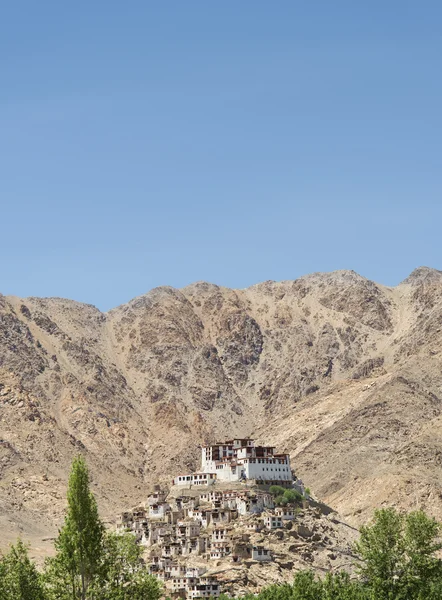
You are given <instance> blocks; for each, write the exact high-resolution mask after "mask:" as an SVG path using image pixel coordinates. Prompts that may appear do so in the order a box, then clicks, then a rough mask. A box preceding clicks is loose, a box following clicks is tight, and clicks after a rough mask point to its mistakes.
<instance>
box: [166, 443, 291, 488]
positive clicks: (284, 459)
mask: <svg viewBox="0 0 442 600" xmlns="http://www.w3.org/2000/svg"><path fill="white" fill-rule="evenodd" d="M247 480H254V481H256V482H257V483H258V482H262V483H266V484H268V483H272V484H278V485H285V486H287V485H290V484H291V483H292V480H293V476H292V471H291V468H290V456H289V455H288V454H276V453H275V448H274V447H273V446H255V442H254V440H251V439H237V440H229V441H226V442H219V443H216V444H213V445H212V446H202V447H201V471H198V472H196V473H190V474H186V475H178V476H177V477H175V479H174V480H173V484H174V485H182V486H191V485H211V484H213V483H215V482H216V481H218V482H224V481H225V482H235V481H247Z"/></svg>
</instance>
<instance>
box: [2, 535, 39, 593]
mask: <svg viewBox="0 0 442 600" xmlns="http://www.w3.org/2000/svg"><path fill="white" fill-rule="evenodd" d="M0 598H1V599H2V600H3V599H4V600H45V598H46V596H45V592H44V588H43V585H42V581H41V577H40V574H39V573H38V571H37V569H36V567H35V564H34V563H33V562H32V561H31V559H30V558H29V554H28V549H27V547H26V545H25V544H24V543H23V542H22V541H21V540H18V542H17V544H16V545H15V546H11V548H10V550H9V552H8V554H6V555H5V556H4V557H2V558H1V559H0Z"/></svg>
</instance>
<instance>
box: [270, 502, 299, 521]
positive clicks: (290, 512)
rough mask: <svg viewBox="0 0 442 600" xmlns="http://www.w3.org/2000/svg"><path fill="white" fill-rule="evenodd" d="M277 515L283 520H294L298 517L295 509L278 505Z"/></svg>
mask: <svg viewBox="0 0 442 600" xmlns="http://www.w3.org/2000/svg"><path fill="white" fill-rule="evenodd" d="M275 515H276V516H277V517H280V518H281V519H282V520H283V521H293V519H295V517H296V513H295V509H294V508H289V507H287V506H278V507H277V508H275Z"/></svg>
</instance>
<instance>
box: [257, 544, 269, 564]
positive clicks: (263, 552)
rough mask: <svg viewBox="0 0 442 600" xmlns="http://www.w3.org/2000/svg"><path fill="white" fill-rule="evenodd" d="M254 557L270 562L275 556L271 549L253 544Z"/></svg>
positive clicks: (260, 560)
mask: <svg viewBox="0 0 442 600" xmlns="http://www.w3.org/2000/svg"><path fill="white" fill-rule="evenodd" d="M252 559H253V560H258V561H259V562H270V561H272V560H273V556H272V553H271V551H270V550H268V549H267V548H264V547H263V546H253V548H252Z"/></svg>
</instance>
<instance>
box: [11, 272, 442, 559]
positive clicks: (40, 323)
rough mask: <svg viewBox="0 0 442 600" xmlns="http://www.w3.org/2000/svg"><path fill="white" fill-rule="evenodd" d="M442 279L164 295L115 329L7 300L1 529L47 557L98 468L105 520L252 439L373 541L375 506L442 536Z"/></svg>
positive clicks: (142, 300)
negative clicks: (207, 448) (370, 525)
mask: <svg viewBox="0 0 442 600" xmlns="http://www.w3.org/2000/svg"><path fill="white" fill-rule="evenodd" d="M441 341H442V272H439V271H436V270H433V269H428V268H424V267H423V268H420V269H417V270H416V271H414V272H413V273H412V274H411V275H410V277H408V278H407V279H406V280H405V281H404V282H403V283H402V284H401V285H399V286H397V287H396V288H386V287H384V286H381V285H377V284H375V283H373V282H371V281H368V280H366V279H364V278H363V277H361V276H359V275H357V274H356V273H354V272H351V271H338V272H335V273H327V274H313V275H309V276H306V277H302V278H300V279H298V280H296V281H286V282H279V283H276V282H265V283H262V284H259V285H256V286H253V287H251V288H249V289H246V290H230V289H226V288H222V287H219V286H216V285H212V284H208V283H197V284H194V285H191V286H188V287H187V288H184V289H182V290H176V289H173V288H169V287H163V288H157V289H155V290H152V291H151V292H149V293H148V294H146V295H144V296H141V297H139V298H136V299H134V300H132V301H131V302H129V303H128V304H126V305H123V306H121V307H118V308H116V309H114V310H112V311H110V312H109V313H106V314H103V313H101V312H100V311H99V310H97V309H96V308H94V307H93V306H89V305H84V304H79V303H76V302H72V301H69V300H62V299H58V298H50V299H39V298H27V299H24V300H22V299H19V298H15V297H4V296H0V419H1V421H0V506H1V510H0V530H1V531H2V539H1V541H0V544H2V545H4V544H5V543H7V542H8V541H9V540H10V539H13V538H15V537H16V536H17V534H19V533H22V535H24V536H25V537H29V538H31V540H32V543H33V547H34V551H35V553H37V554H38V553H39V552H41V553H44V552H45V551H46V550H47V547H48V544H47V543H46V542H44V541H43V538H46V537H50V536H51V535H53V534H54V532H55V531H56V528H57V525H58V523H59V520H60V518H61V515H62V508H63V505H64V493H65V489H66V479H67V473H68V469H69V463H70V461H71V459H72V456H73V455H74V454H75V453H76V452H79V451H81V452H85V453H86V455H87V458H88V461H89V464H90V466H91V470H92V474H93V480H94V481H93V486H94V490H95V492H96V494H97V496H98V498H99V501H100V506H101V507H102V512H103V514H104V515H105V516H111V515H112V516H113V515H114V514H115V513H116V512H118V511H119V510H120V509H122V508H124V507H125V506H128V505H130V504H131V503H135V502H137V501H138V500H139V498H140V494H141V495H142V494H143V493H144V490H146V489H147V488H148V487H149V486H151V485H152V484H153V483H155V482H157V481H161V480H165V479H170V477H171V476H172V475H174V474H176V473H177V472H179V471H183V470H184V471H186V470H188V469H190V468H195V467H197V465H198V459H199V456H198V444H200V443H201V442H208V441H212V440H214V439H215V437H216V438H222V437H225V436H227V437H229V438H231V437H232V436H237V435H238V436H246V435H251V434H255V435H257V437H258V439H260V440H261V441H264V440H265V441H269V442H273V443H275V444H277V446H278V447H279V448H280V449H281V450H286V449H287V450H289V451H290V453H291V455H292V459H293V462H294V464H295V466H296V467H297V470H298V471H299V474H300V475H301V477H302V478H303V479H304V481H305V482H306V483H307V484H308V485H309V486H310V487H311V489H312V491H313V492H314V493H315V494H317V495H318V496H319V497H321V499H322V500H324V501H325V502H328V503H329V504H331V505H333V506H334V507H336V508H337V509H338V510H339V511H340V513H341V514H343V515H345V516H346V518H347V520H348V521H349V522H351V523H353V524H358V523H360V522H361V521H364V520H366V519H367V518H368V517H369V516H370V514H371V513H372V510H373V508H374V507H376V506H379V505H382V504H395V505H398V506H402V507H404V508H412V507H416V506H424V507H425V508H426V509H427V510H429V511H430V512H431V513H433V514H435V515H436V516H438V517H440V518H441V519H442V466H441V460H442V440H441V435H440V431H441V429H440V425H441V423H442V417H441V400H440V398H441V397H442V396H441V395H442V355H441Z"/></svg>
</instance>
